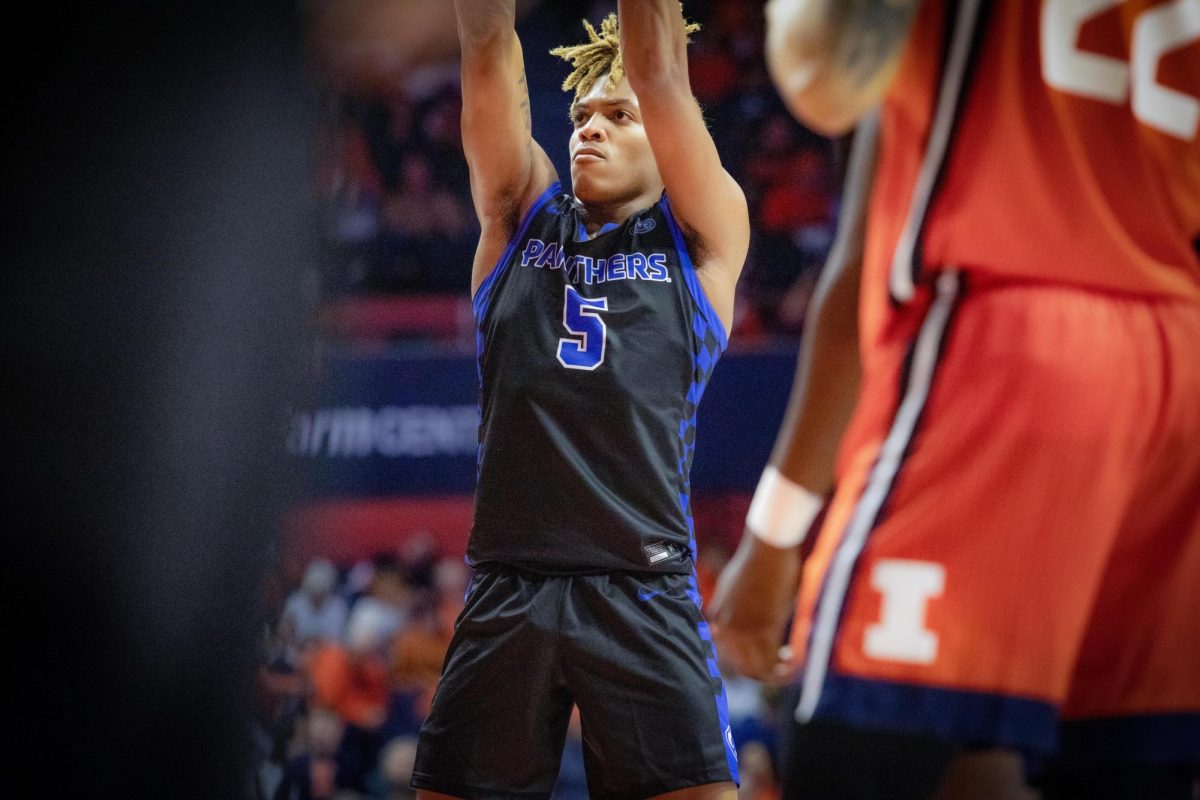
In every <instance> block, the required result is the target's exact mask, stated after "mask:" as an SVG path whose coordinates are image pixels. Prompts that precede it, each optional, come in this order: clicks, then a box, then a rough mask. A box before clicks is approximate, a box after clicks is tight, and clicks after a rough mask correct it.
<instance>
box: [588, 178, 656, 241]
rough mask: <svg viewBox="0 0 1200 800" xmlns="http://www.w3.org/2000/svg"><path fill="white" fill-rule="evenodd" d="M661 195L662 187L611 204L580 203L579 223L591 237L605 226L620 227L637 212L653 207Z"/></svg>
mask: <svg viewBox="0 0 1200 800" xmlns="http://www.w3.org/2000/svg"><path fill="white" fill-rule="evenodd" d="M661 195H662V187H655V188H652V189H647V190H646V191H644V192H642V193H640V194H637V195H635V196H633V197H627V198H622V199H620V200H614V201H612V202H593V203H585V202H582V201H580V202H579V208H580V215H579V217H580V222H582V223H583V229H584V230H585V231H587V233H588V235H589V236H593V235H595V233H596V231H598V230H600V229H601V228H603V227H604V226H605V225H609V224H614V225H620V224H621V223H623V222H624V221H625V220H627V219H629V218H630V217H631V216H633V215H634V214H636V213H637V212H639V211H641V210H643V209H646V208H649V207H650V206H652V205H654V204H655V203H656V202H658V198H659V197H660V196H661ZM576 199H578V198H576Z"/></svg>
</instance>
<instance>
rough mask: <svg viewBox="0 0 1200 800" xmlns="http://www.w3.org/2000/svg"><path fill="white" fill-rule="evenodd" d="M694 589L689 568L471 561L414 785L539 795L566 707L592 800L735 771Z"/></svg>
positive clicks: (730, 776) (628, 799) (475, 794)
mask: <svg viewBox="0 0 1200 800" xmlns="http://www.w3.org/2000/svg"><path fill="white" fill-rule="evenodd" d="M699 600H700V596H699V592H698V591H697V589H696V582H695V578H694V576H692V575H669V574H653V575H647V574H642V575H636V574H630V573H609V574H602V575H582V576H555V577H544V576H531V575H527V574H519V573H516V572H512V571H508V570H501V569H492V568H489V569H486V570H480V571H478V572H477V573H476V574H475V576H474V577H473V578H472V584H471V589H470V591H469V594H468V597H467V603H466V607H465V608H464V609H463V611H462V613H461V615H460V616H459V618H458V622H457V625H456V628H455V633H454V639H453V641H452V642H451V644H450V651H449V653H448V654H447V655H446V664H445V667H444V668H443V670H442V678H441V681H440V682H439V684H438V688H437V692H436V693H435V695H434V699H433V707H432V709H431V711H430V713H429V717H428V718H427V719H426V721H425V725H424V727H422V729H421V739H420V744H419V746H418V749H417V760H416V767H415V769H414V770H413V781H412V785H413V787H414V788H419V789H430V790H433V791H436V792H442V793H444V794H449V795H454V796H457V797H464V798H470V799H471V800H475V799H476V798H514V797H519V798H526V797H528V798H539V797H545V798H548V797H550V794H551V791H552V790H553V788H554V781H555V778H556V777H557V775H558V768H559V762H560V760H561V758H562V750H563V744H564V741H565V738H566V733H567V723H568V721H569V719H570V715H571V708H572V705H577V706H578V707H579V715H580V722H581V725H582V732H583V749H584V762H585V766H586V769H587V780H588V793H589V795H590V796H591V797H592V798H595V799H596V800H604V799H605V798H613V799H614V800H616V799H618V798H619V800H638V798H645V797H652V796H654V795H657V794H662V793H664V792H670V791H674V790H677V789H684V788H687V787H689V786H699V785H702V784H706V783H715V782H719V781H735V782H736V781H737V755H736V753H735V751H734V745H733V737H732V735H731V734H730V730H729V721H728V713H727V707H726V703H725V689H724V685H723V684H722V682H721V676H720V673H719V672H718V671H717V663H716V656H715V653H714V651H713V645H712V641H711V637H710V635H709V631H708V624H707V623H706V622H705V621H704V618H703V616H702V614H701V612H700V606H699Z"/></svg>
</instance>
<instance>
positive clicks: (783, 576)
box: [707, 532, 800, 683]
mask: <svg viewBox="0 0 1200 800" xmlns="http://www.w3.org/2000/svg"><path fill="white" fill-rule="evenodd" d="M799 573H800V552H799V548H794V547H793V548H787V549H781V548H777V547H772V546H771V545H768V544H766V543H765V542H763V541H762V540H760V539H759V538H758V537H756V536H754V535H753V534H751V533H749V532H747V533H746V535H745V536H744V537H743V538H742V543H741V544H740V545H739V546H738V550H737V552H736V553H735V554H734V556H733V558H732V559H730V561H729V564H728V565H726V567H725V569H724V570H722V571H721V575H720V577H719V578H718V579H717V587H716V591H715V592H714V594H713V598H712V602H711V603H710V604H709V606H708V609H707V612H708V618H709V622H710V624H711V627H712V631H713V636H714V638H715V639H716V642H717V648H718V650H719V651H720V653H721V655H722V656H724V657H725V658H726V659H728V660H729V661H730V662H732V663H733V665H734V666H735V667H736V668H737V669H738V671H739V672H741V673H742V674H744V675H747V676H748V677H751V678H755V679H756V680H760V681H764V682H770V683H780V682H784V681H786V680H788V679H790V677H791V673H792V669H793V668H792V664H791V661H790V655H791V654H790V652H789V651H788V649H787V648H785V647H781V644H782V640H783V638H784V634H785V631H784V627H785V625H786V623H787V619H788V615H789V612H790V611H791V606H792V601H793V599H794V597H795V589H796V581H797V578H798V577H799Z"/></svg>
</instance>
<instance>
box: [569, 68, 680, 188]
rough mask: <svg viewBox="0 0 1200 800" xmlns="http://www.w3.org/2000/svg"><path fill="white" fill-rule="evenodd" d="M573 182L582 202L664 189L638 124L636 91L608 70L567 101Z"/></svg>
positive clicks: (638, 108) (639, 108)
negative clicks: (610, 75)
mask: <svg viewBox="0 0 1200 800" xmlns="http://www.w3.org/2000/svg"><path fill="white" fill-rule="evenodd" d="M571 125H572V129H573V130H572V133H571V142H570V148H569V149H570V154H571V184H572V187H573V189H574V191H575V197H577V198H578V199H579V201H580V202H581V203H583V204H585V205H589V204H600V205H607V204H611V203H619V202H623V201H626V200H631V199H633V198H635V197H637V196H638V195H641V194H645V193H647V192H651V193H653V194H658V193H659V192H661V191H662V178H661V177H659V174H658V165H657V164H656V163H655V161H654V152H653V151H652V150H651V149H650V140H649V139H647V138H646V129H645V128H644V127H642V114H641V107H640V106H639V105H638V100H637V95H635V94H634V93H633V90H632V89H630V88H629V81H628V80H626V79H625V78H622V79H621V81H620V83H618V84H617V85H616V86H611V87H610V86H609V85H608V76H607V75H604V76H602V77H601V78H600V79H599V80H597V81H596V85H595V86H593V87H592V90H591V91H590V92H588V93H587V94H586V95H584V96H583V97H581V98H579V99H578V100H576V101H575V103H574V104H572V106H571Z"/></svg>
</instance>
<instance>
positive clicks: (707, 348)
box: [679, 309, 723, 563]
mask: <svg viewBox="0 0 1200 800" xmlns="http://www.w3.org/2000/svg"><path fill="white" fill-rule="evenodd" d="M692 337H693V350H692V384H691V386H690V387H689V388H688V393H687V402H686V403H685V404H684V407H683V419H682V420H680V422H679V438H680V439H681V440H682V441H683V450H682V451H680V456H679V477H680V478H682V481H681V482H680V486H681V487H683V490H682V491H681V492H680V495H679V505H680V507H681V508H682V509H683V515H684V517H685V518H686V519H687V526H688V546H689V547H690V548H691V551H692V561H693V563H694V562H695V561H696V525H695V523H694V521H693V520H692V498H691V496H690V494H689V492H690V491H691V481H690V480H689V476H690V474H691V470H692V458H693V456H695V453H696V410H697V409H698V408H699V407H700V398H701V397H702V396H703V395H704V388H705V387H706V386H707V385H708V379H709V378H710V377H712V372H713V368H714V367H715V366H716V365H717V359H718V358H720V356H721V349H722V346H723V343H722V341H721V338H720V336H719V335H718V334H717V332H716V331H715V330H714V329H713V326H712V325H710V324H709V323H708V320H707V319H706V318H705V316H704V314H702V313H701V312H700V310H699V309H696V310H694V311H693V312H692Z"/></svg>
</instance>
